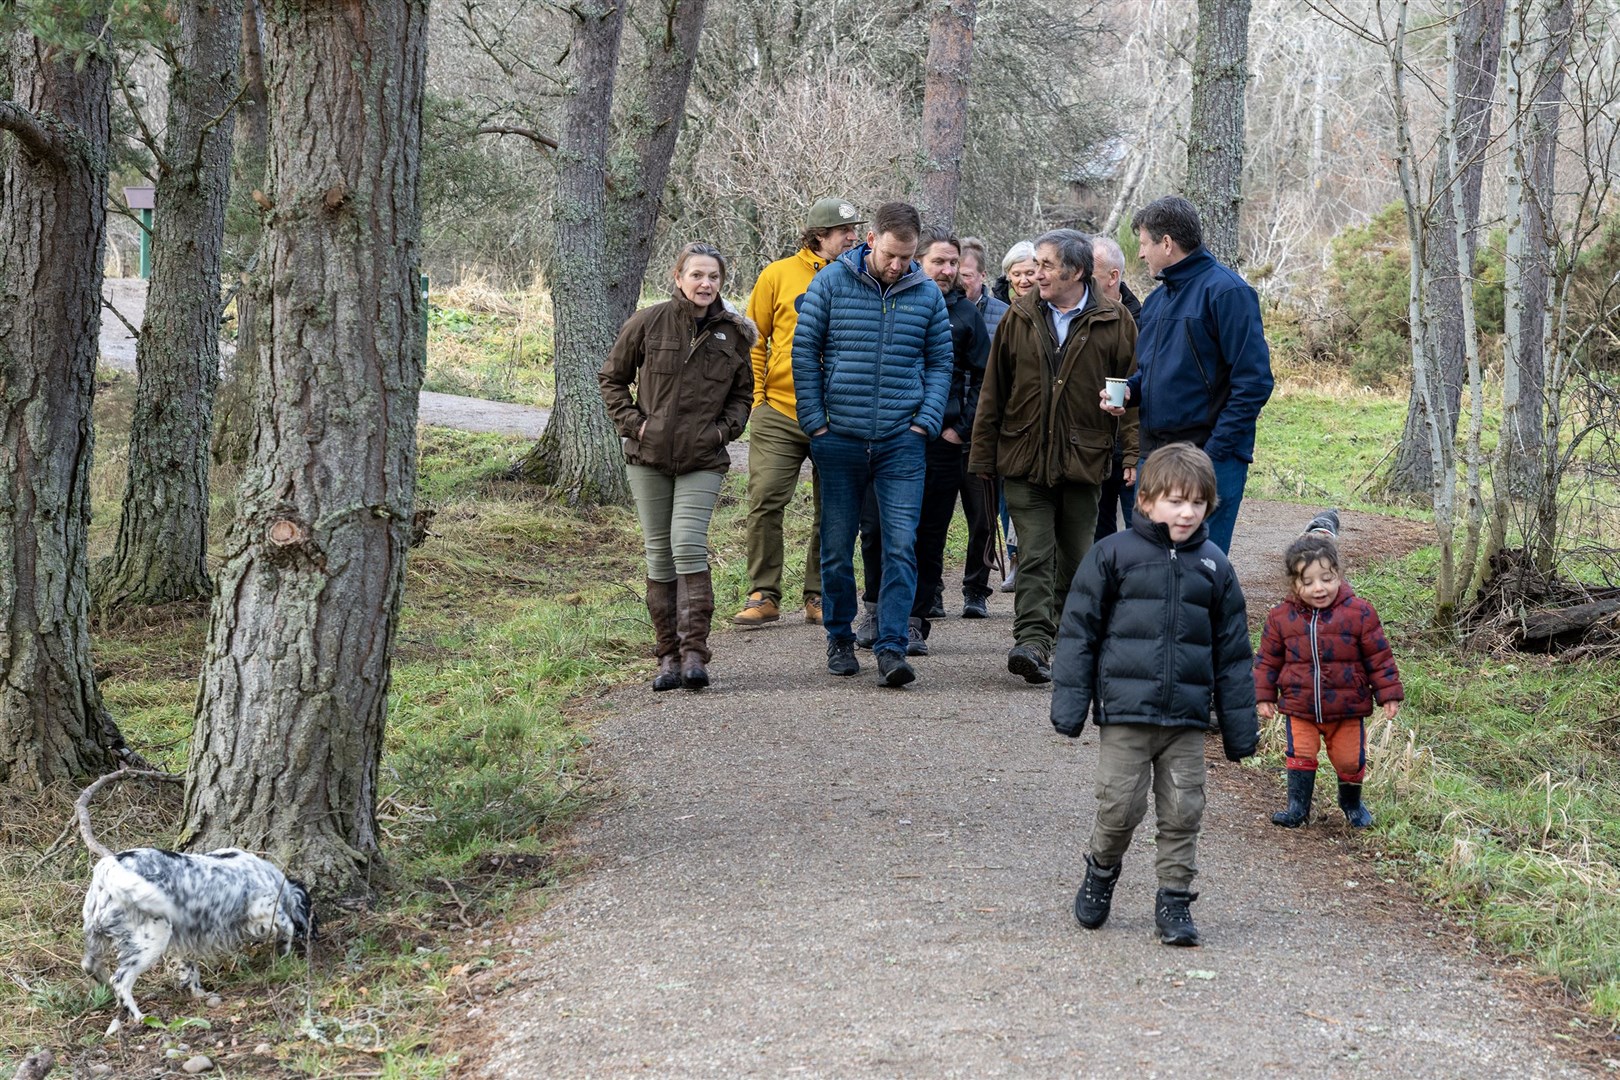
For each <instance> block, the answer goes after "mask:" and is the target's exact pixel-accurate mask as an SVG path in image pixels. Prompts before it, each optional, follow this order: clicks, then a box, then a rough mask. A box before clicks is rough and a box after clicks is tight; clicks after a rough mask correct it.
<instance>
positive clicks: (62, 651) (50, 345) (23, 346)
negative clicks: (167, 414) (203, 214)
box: [0, 26, 123, 788]
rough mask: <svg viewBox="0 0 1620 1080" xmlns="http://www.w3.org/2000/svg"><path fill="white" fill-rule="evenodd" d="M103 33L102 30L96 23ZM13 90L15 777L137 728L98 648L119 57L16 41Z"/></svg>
mask: <svg viewBox="0 0 1620 1080" xmlns="http://www.w3.org/2000/svg"><path fill="white" fill-rule="evenodd" d="M89 29H90V30H91V32H94V31H95V30H96V29H98V28H97V27H95V26H92V27H90V28H89ZM8 51H9V53H10V57H11V60H12V70H11V72H10V73H9V75H8V76H7V79H8V80H9V81H10V83H11V84H12V86H13V88H14V100H11V101H5V102H0V129H5V130H9V131H10V132H11V133H12V134H11V135H9V136H8V135H6V134H4V131H0V297H4V302H3V303H0V618H3V619H4V630H3V631H0V783H4V784H8V785H11V786H13V787H23V788H38V787H41V786H44V785H46V784H50V783H53V782H57V781H63V780H70V779H73V778H76V777H83V776H87V775H90V774H93V773H97V772H101V771H104V770H106V769H107V768H109V767H110V766H112V765H113V764H114V763H115V758H116V757H117V755H118V752H119V751H120V750H121V749H122V747H123V740H122V739H121V738H120V737H119V735H118V730H117V728H116V727H115V726H114V725H113V723H112V721H111V719H110V718H109V717H108V716H107V714H106V711H105V710H104V709H103V707H102V704H101V695H100V693H99V691H98V690H97V689H96V678H95V673H94V669H93V668H92V666H91V662H90V633H89V615H90V591H89V588H88V581H87V578H88V573H89V563H88V559H87V556H86V543H87V539H86V538H87V532H88V528H89V523H90V490H89V478H90V455H91V446H92V427H91V416H90V407H91V402H92V398H93V395H94V392H95V375H96V358H97V354H98V344H97V335H98V333H99V330H100V325H101V260H102V253H103V248H104V246H105V243H106V211H105V206H106V201H107V144H108V138H109V121H108V116H109V114H108V102H107V88H108V84H109V76H110V70H111V69H110V67H109V65H108V64H107V61H106V60H105V59H104V58H102V57H100V56H96V55H84V56H80V57H75V56H73V55H69V54H67V53H66V52H65V51H63V50H61V49H59V48H54V47H50V46H47V45H46V44H44V43H42V42H40V41H37V40H35V39H34V38H32V37H29V36H26V35H24V36H19V37H17V38H16V39H14V40H13V41H11V42H10V49H9V50H8Z"/></svg>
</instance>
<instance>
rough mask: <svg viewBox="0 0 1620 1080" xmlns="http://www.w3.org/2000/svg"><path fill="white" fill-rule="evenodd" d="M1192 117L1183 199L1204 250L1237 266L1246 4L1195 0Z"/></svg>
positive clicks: (1246, 66) (1246, 59)
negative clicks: (1199, 228)
mask: <svg viewBox="0 0 1620 1080" xmlns="http://www.w3.org/2000/svg"><path fill="white" fill-rule="evenodd" d="M1192 77H1193V81H1192V117H1191V119H1190V121H1189V123H1188V126H1187V198H1188V199H1190V200H1191V201H1192V204H1193V205H1194V206H1196V207H1197V208H1198V215H1199V219H1200V221H1201V222H1202V224H1203V227H1204V246H1205V247H1207V248H1208V249H1209V250H1210V253H1211V254H1213V255H1214V256H1215V257H1216V258H1217V259H1219V260H1220V261H1221V262H1223V263H1225V264H1227V265H1228V266H1236V265H1238V258H1239V254H1240V252H1239V249H1238V217H1239V213H1240V211H1241V209H1242V206H1243V102H1244V88H1245V84H1246V83H1247V81H1248V77H1249V0H1198V44H1197V47H1196V49H1195V50H1194V53H1193V66H1192Z"/></svg>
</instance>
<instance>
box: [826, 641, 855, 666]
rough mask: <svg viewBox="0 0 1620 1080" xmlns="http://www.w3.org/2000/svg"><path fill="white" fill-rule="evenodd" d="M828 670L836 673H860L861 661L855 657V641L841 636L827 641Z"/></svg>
mask: <svg viewBox="0 0 1620 1080" xmlns="http://www.w3.org/2000/svg"><path fill="white" fill-rule="evenodd" d="M827 670H828V671H830V672H832V673H833V674H834V675H858V674H860V670H861V662H860V661H859V660H857V659H855V643H854V642H853V641H851V640H850V639H849V638H840V639H838V640H837V641H829V642H828V643H827Z"/></svg>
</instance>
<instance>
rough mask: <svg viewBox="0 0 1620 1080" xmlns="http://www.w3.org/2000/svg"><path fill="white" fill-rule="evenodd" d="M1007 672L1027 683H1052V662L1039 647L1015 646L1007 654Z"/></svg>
mask: <svg viewBox="0 0 1620 1080" xmlns="http://www.w3.org/2000/svg"><path fill="white" fill-rule="evenodd" d="M1007 670H1008V671H1010V672H1012V673H1013V674H1014V675H1022V676H1023V677H1024V681H1025V682H1027V683H1049V682H1051V681H1052V661H1051V658H1050V657H1048V656H1047V655H1046V650H1045V649H1043V648H1041V647H1040V646H1039V645H1014V646H1013V647H1012V648H1011V649H1010V650H1008V652H1007Z"/></svg>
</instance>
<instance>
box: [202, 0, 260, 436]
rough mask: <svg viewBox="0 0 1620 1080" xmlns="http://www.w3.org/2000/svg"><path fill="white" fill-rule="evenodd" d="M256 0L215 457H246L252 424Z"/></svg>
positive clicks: (239, 139)
mask: <svg viewBox="0 0 1620 1080" xmlns="http://www.w3.org/2000/svg"><path fill="white" fill-rule="evenodd" d="M259 3H260V0H243V3H242V45H241V49H240V56H241V60H240V63H241V81H242V99H241V101H239V102H238V103H237V106H236V124H235V134H236V145H235V158H234V161H233V162H232V165H231V190H230V195H229V198H228V199H227V201H226V204H225V206H226V210H225V215H226V216H225V221H226V227H227V236H228V237H234V238H235V240H236V243H235V245H234V247H235V253H234V254H232V253H231V252H227V253H226V258H225V262H226V272H227V273H229V274H230V275H232V276H233V277H234V278H235V279H236V281H235V284H236V351H235V353H233V354H232V356H231V359H230V362H229V363H228V364H227V365H226V366H225V377H224V382H223V385H221V386H220V387H219V391H218V393H217V395H216V397H215V409H214V417H215V427H214V436H213V455H214V460H215V461H220V462H224V461H231V462H238V463H241V462H245V461H246V460H247V454H248V436H249V435H251V434H252V427H253V390H254V378H253V376H254V372H255V371H256V370H257V368H258V364H259V316H260V313H261V311H262V309H263V305H262V304H261V303H260V297H261V296H262V295H263V293H264V279H263V277H262V276H261V275H258V274H257V273H256V272H255V271H256V269H257V266H258V262H257V257H256V256H257V252H258V250H259V244H260V241H261V240H262V239H263V233H264V229H263V227H262V222H263V218H262V215H261V211H260V207H259V205H258V203H256V202H255V201H254V199H253V193H254V192H255V191H258V190H259V189H260V188H262V187H264V172H265V167H266V163H267V162H268V160H269V157H270V117H269V112H268V110H267V109H266V107H265V100H264V54H263V46H262V45H261V43H260V34H259Z"/></svg>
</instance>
